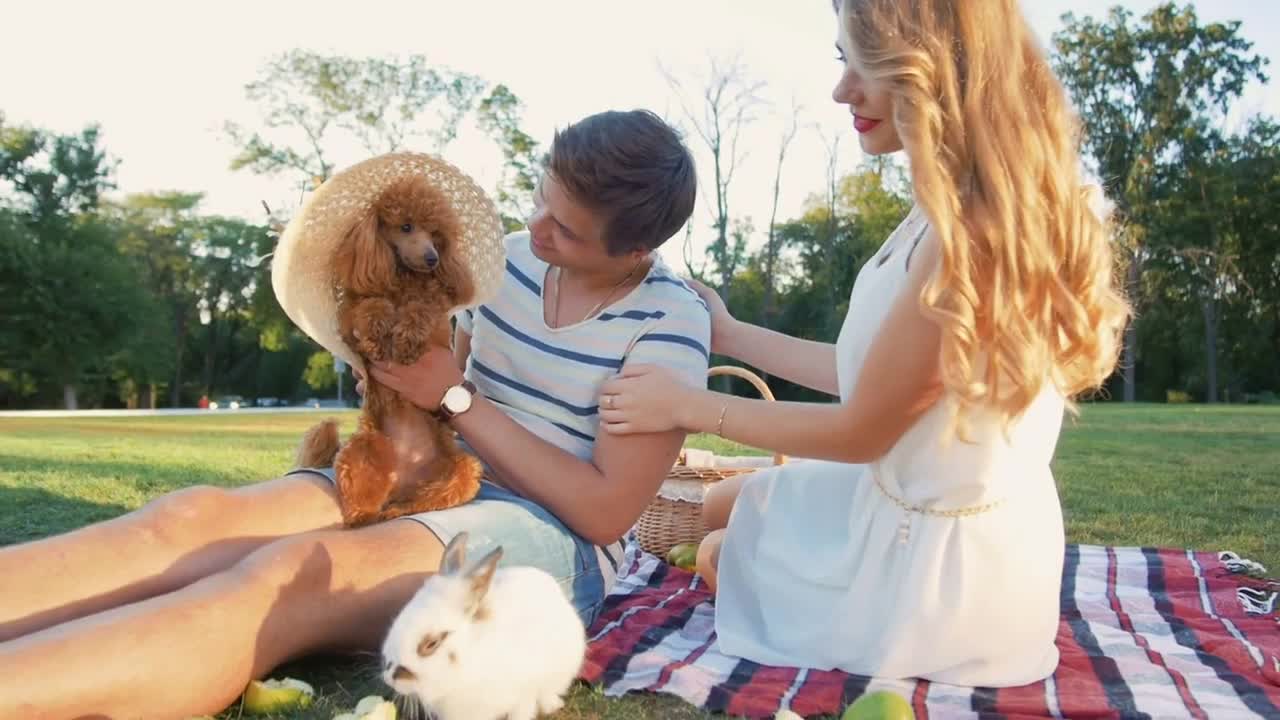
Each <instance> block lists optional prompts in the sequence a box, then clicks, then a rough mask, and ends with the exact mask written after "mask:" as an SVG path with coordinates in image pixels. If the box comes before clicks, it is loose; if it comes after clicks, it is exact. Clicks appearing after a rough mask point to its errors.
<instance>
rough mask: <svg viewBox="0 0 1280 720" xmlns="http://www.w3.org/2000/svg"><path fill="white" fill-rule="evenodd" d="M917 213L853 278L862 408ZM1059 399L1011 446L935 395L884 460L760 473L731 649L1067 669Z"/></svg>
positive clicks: (817, 657) (748, 503) (719, 615)
mask: <svg viewBox="0 0 1280 720" xmlns="http://www.w3.org/2000/svg"><path fill="white" fill-rule="evenodd" d="M917 218H918V216H917V213H916V212H915V211H913V212H912V214H911V215H910V216H908V218H907V219H906V220H904V221H903V224H902V225H901V226H899V227H898V229H897V230H895V231H894V234H893V236H891V237H890V238H889V239H888V240H886V242H885V246H886V247H892V246H893V245H894V244H895V243H896V244H897V247H896V249H895V250H894V251H893V254H892V255H891V256H890V257H889V259H888V261H887V262H885V263H884V264H883V265H880V264H878V261H879V255H877V257H876V258H873V259H871V260H870V261H869V262H867V264H866V265H864V266H863V268H862V269H861V271H860V272H859V274H858V277H857V280H856V281H855V282H854V287H853V292H852V295H851V297H850V301H849V312H848V315H847V316H846V317H845V320H844V325H843V327H842V328H841V331H840V336H839V340H838V341H837V343H836V362H837V365H838V369H837V371H838V376H839V386H840V397H841V398H842V399H843V400H844V401H848V399H849V396H850V394H851V392H852V390H853V385H854V383H855V382H856V380H857V376H858V372H859V369H860V367H861V366H862V362H863V360H864V358H865V356H866V352H867V349H868V347H869V345H870V343H871V340H872V338H873V336H874V335H875V333H876V331H877V329H878V328H879V326H880V324H881V321H882V320H883V318H884V316H885V314H886V313H887V311H888V309H889V307H890V306H891V305H892V303H893V300H894V298H895V296H897V295H898V294H899V293H900V292H902V289H903V287H904V286H905V285H906V283H905V280H906V277H907V274H906V269H905V260H906V255H907V250H908V249H909V248H910V245H911V242H910V241H911V240H913V238H914V236H916V234H917V231H918V230H919V229H920V228H921V225H920V223H919V222H918V220H917ZM1063 410H1064V402H1063V398H1062V396H1061V395H1060V394H1059V393H1058V392H1057V391H1056V390H1055V389H1054V388H1053V387H1052V385H1051V384H1047V387H1046V389H1045V391H1044V392H1043V393H1042V394H1041V395H1040V396H1039V397H1038V399H1036V400H1035V401H1034V403H1033V404H1032V406H1031V407H1030V409H1029V410H1028V411H1027V413H1026V414H1025V415H1024V416H1023V417H1022V418H1021V419H1020V421H1018V422H1017V423H1015V424H1014V425H1013V426H1012V427H1011V428H1010V435H1009V440H1008V441H1007V442H1006V440H1005V439H1004V435H1003V432H1002V429H1001V427H1000V424H999V422H998V421H997V420H996V419H995V418H994V417H993V416H989V415H984V416H977V417H973V418H972V419H971V421H970V425H971V429H970V433H971V434H970V436H969V437H970V441H971V443H972V444H966V443H964V442H962V441H960V440H955V441H952V442H950V443H948V442H947V441H946V440H945V437H946V429H947V425H948V416H947V415H948V414H947V409H946V407H945V406H944V403H941V402H940V403H938V404H937V405H935V406H934V407H933V408H932V409H931V410H930V411H928V412H927V413H926V414H925V415H924V416H922V417H921V418H920V419H919V420H918V421H917V422H916V423H915V424H914V425H913V426H912V427H911V428H910V429H909V430H908V431H907V432H906V433H905V434H904V435H903V436H902V438H901V439H900V440H899V441H898V442H897V444H896V445H895V446H894V447H893V448H892V450H890V451H889V452H888V453H887V454H886V455H885V456H884V457H882V458H881V459H880V460H878V461H876V462H874V463H871V464H869V465H851V464H843V463H834V462H825V461H815V460H801V461H792V462H790V463H788V464H785V465H782V466H779V467H776V468H771V469H769V470H766V471H763V472H761V473H758V474H755V475H753V476H751V477H750V478H749V479H748V480H747V481H746V482H745V484H744V486H743V489H742V494H741V495H740V496H739V498H738V500H737V502H736V503H735V505H734V508H733V511H732V513H731V515H730V518H729V525H728V529H727V531H726V535H725V538H724V544H723V547H722V549H721V554H720V562H719V573H718V581H719V585H718V589H717V594H716V634H717V636H718V642H719V644H720V649H721V650H722V651H723V652H725V653H727V654H729V655H735V656H738V657H744V658H747V659H749V660H752V661H755V662H758V663H762V664H768V665H778V666H792V667H807V668H816V669H820V670H831V669H839V670H843V671H846V672H850V673H856V674H861V675H871V676H876V677H881V678H889V679H900V678H911V677H916V678H924V679H928V680H933V681H936V682H944V683H950V684H957V685H968V686H989V687H1007V686H1013V685H1022V684H1026V683H1030V682H1034V681H1038V680H1042V679H1044V678H1045V677H1046V676H1048V675H1050V674H1051V673H1052V672H1053V670H1054V668H1055V667H1056V666H1057V663H1058V651H1057V648H1056V647H1055V645H1054V637H1055V634H1056V631H1057V629H1058V611H1059V591H1060V588H1061V583H1062V562H1063V554H1064V551H1065V545H1064V536H1063V526H1062V509H1061V506H1060V505H1059V502H1058V494H1057V488H1056V487H1055V485H1054V481H1053V476H1052V475H1051V473H1050V470H1049V462H1050V459H1051V458H1052V456H1053V452H1054V447H1055V445H1056V443H1057V439H1058V433H1059V430H1060V429H1061V425H1062V416H1063Z"/></svg>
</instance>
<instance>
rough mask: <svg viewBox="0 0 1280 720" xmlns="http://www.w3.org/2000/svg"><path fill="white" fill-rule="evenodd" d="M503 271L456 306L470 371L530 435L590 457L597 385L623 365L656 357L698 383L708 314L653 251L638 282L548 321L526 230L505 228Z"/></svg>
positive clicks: (702, 378)
mask: <svg viewBox="0 0 1280 720" xmlns="http://www.w3.org/2000/svg"><path fill="white" fill-rule="evenodd" d="M506 245H507V268H506V270H507V278H506V280H505V282H504V283H503V284H502V288H501V290H499V291H498V293H497V295H496V296H494V297H493V298H492V299H491V300H490V301H489V302H488V303H486V304H484V305H481V306H479V307H477V308H474V309H471V310H466V311H464V312H461V313H459V314H458V325H459V327H460V328H461V329H462V330H463V331H464V332H466V333H467V334H469V335H470V336H471V357H470V359H469V360H468V361H467V368H466V372H465V374H466V377H467V379H468V380H470V381H471V382H473V383H475V385H476V387H477V389H478V390H479V392H480V393H481V394H483V395H484V396H485V397H487V398H488V399H489V400H490V401H492V402H494V403H496V404H497V405H498V406H499V407H500V408H501V409H502V410H504V411H505V412H506V413H507V414H508V415H509V416H511V418H512V419H514V420H515V421H516V422H518V423H520V424H521V425H522V426H524V427H525V428H526V429H528V430H529V431H530V432H532V433H533V434H535V435H537V436H538V437H541V438H542V439H544V440H546V441H547V442H549V443H551V444H553V445H556V446H558V447H561V448H563V449H565V450H567V451H568V452H570V453H572V454H574V455H576V456H578V457H580V458H582V459H584V460H589V459H590V457H591V453H592V449H593V447H594V444H595V439H596V435H597V432H598V424H599V392H600V386H601V384H602V383H604V382H605V381H606V380H608V379H609V378H611V377H613V376H614V375H616V374H617V373H618V372H619V371H620V370H621V369H622V368H623V367H624V366H625V365H628V364H637V363H645V364H653V365H660V366H662V367H665V368H667V369H669V370H671V371H673V372H675V373H676V374H677V375H678V376H679V377H680V378H681V379H682V380H683V381H684V382H686V383H688V384H690V385H692V386H695V387H704V386H705V384H706V374H707V365H708V362H709V359H710V356H709V354H708V350H709V349H710V343H711V318H710V314H709V313H708V311H707V306H706V303H704V302H703V301H702V298H700V297H698V295H697V293H695V292H694V291H693V290H692V289H690V288H689V286H688V285H686V284H685V283H684V281H682V280H681V279H680V278H678V277H676V275H675V273H673V272H672V271H671V269H670V268H669V267H668V266H667V265H666V264H665V263H664V262H663V261H662V259H661V257H660V256H658V254H657V253H654V262H653V264H652V267H651V268H650V269H649V273H648V275H647V276H646V277H645V279H644V281H643V282H641V283H640V284H639V285H638V286H637V287H636V288H634V289H633V290H632V291H631V292H629V293H628V294H627V295H626V296H624V297H623V298H621V299H619V300H617V301H615V302H614V303H613V304H612V305H610V306H609V307H607V308H605V309H604V311H602V312H600V313H599V314H597V315H596V316H595V317H593V318H590V319H587V320H585V321H583V322H580V323H577V324H575V325H568V326H565V327H562V328H550V327H548V326H547V324H546V321H545V320H544V318H543V300H542V298H543V286H544V282H545V279H546V276H547V269H548V267H549V266H548V265H547V263H545V262H543V261H542V260H539V259H538V258H537V256H535V255H534V254H533V251H532V249H531V248H530V247H529V234H528V232H519V233H513V234H511V235H508V236H507V238H506Z"/></svg>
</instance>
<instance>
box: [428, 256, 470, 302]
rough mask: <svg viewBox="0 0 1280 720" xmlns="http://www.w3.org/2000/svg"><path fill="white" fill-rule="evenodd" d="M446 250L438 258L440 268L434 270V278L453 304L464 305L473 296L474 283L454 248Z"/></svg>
mask: <svg viewBox="0 0 1280 720" xmlns="http://www.w3.org/2000/svg"><path fill="white" fill-rule="evenodd" d="M447 247H448V250H447V251H446V252H445V253H444V256H443V257H442V258H440V266H439V267H438V268H436V277H437V278H439V280H440V284H441V285H442V286H444V291H445V294H446V295H448V296H449V299H450V300H452V301H453V302H455V303H457V304H460V305H465V304H467V303H469V302H471V298H473V297H474V296H475V292H476V291H475V283H474V282H473V281H472V279H471V273H470V272H468V271H467V267H466V265H464V264H463V263H462V260H461V259H460V258H459V257H458V254H457V252H455V248H454V246H452V245H449V246H447Z"/></svg>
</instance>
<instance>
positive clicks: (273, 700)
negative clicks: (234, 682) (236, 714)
mask: <svg viewBox="0 0 1280 720" xmlns="http://www.w3.org/2000/svg"><path fill="white" fill-rule="evenodd" d="M315 694H316V691H315V688H313V687H311V686H310V685H308V684H307V683H304V682H302V681H301V680H295V679H293V678H284V679H283V680H253V681H251V682H250V683H249V687H247V688H245V690H244V709H245V710H246V711H247V712H250V713H253V714H256V715H266V714H268V713H274V712H280V711H282V710H293V709H296V708H305V707H308V706H310V705H311V700H312V698H314V697H315Z"/></svg>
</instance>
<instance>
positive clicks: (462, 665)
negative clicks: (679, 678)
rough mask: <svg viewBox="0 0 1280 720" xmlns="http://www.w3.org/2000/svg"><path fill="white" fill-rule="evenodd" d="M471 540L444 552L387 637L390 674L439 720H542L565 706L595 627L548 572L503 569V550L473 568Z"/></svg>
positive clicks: (392, 682)
mask: <svg viewBox="0 0 1280 720" xmlns="http://www.w3.org/2000/svg"><path fill="white" fill-rule="evenodd" d="M466 542H467V534H466V533H459V534H458V535H456V536H455V537H454V538H453V540H451V541H450V542H449V545H448V547H446V548H445V550H444V559H443V561H442V562H441V567H440V572H439V573H437V574H435V575H432V576H431V577H429V578H427V580H426V582H425V583H423V585H422V588H421V589H419V590H418V592H417V594H416V595H414V596H413V599H411V600H410V601H409V602H408V604H406V605H405V606H404V609H402V610H401V611H400V614H399V615H398V616H397V617H396V619H395V621H394V622H393V623H392V624H391V630H390V631H389V632H388V633H387V638H386V641H385V642H384V643H383V646H382V661H383V663H382V678H383V680H384V681H385V682H386V683H387V684H388V685H389V686H391V688H392V689H394V690H395V691H396V692H397V693H400V694H402V695H410V696H413V697H416V698H417V699H418V701H419V702H421V703H422V705H423V707H424V708H425V709H426V710H427V711H429V712H430V713H432V714H433V715H434V716H435V717H436V718H438V719H439V720H495V719H496V718H501V717H506V718H508V719H509V720H532V718H535V717H537V716H538V715H539V714H548V715H549V714H551V713H554V712H556V711H557V710H559V709H560V708H561V707H562V706H563V705H564V700H563V698H562V696H563V695H564V693H565V692H566V691H567V690H568V689H569V686H570V685H572V684H573V681H574V678H576V677H577V674H578V671H579V670H580V669H581V667H582V660H583V656H584V654H585V653H586V629H585V628H584V627H583V624H582V620H581V619H580V618H579V617H578V613H577V612H576V611H575V610H574V608H573V605H572V604H570V602H569V600H568V598H566V597H565V595H564V592H563V591H562V590H561V589H560V586H559V585H558V584H557V583H556V581H555V579H554V578H552V577H551V575H549V574H548V573H546V572H544V571H542V570H539V569H537V568H532V567H503V568H502V569H498V568H497V565H498V560H499V558H501V556H502V548H500V547H499V548H495V549H494V550H493V551H491V552H490V553H489V554H488V555H486V556H485V557H484V559H482V560H481V561H480V562H478V563H476V564H475V565H474V566H473V567H471V568H470V569H466V570H464V569H463V562H464V561H465V559H466Z"/></svg>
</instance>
